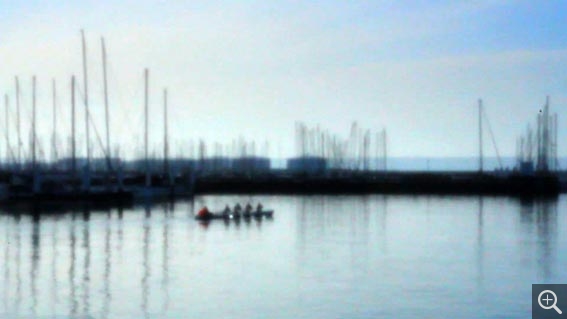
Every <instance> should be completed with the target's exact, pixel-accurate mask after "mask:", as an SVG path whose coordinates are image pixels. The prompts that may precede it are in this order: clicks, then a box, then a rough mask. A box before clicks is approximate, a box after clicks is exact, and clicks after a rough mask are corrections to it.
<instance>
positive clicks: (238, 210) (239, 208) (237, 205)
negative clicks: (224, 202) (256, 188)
mask: <svg viewBox="0 0 567 319" xmlns="http://www.w3.org/2000/svg"><path fill="white" fill-rule="evenodd" d="M241 211H242V206H240V203H236V206H234V213H236V214H239V213H240V212H241Z"/></svg>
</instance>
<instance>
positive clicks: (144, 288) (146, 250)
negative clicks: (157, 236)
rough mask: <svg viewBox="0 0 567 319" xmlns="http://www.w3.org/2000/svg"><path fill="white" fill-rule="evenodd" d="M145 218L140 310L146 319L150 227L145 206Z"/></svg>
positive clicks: (148, 207) (147, 209) (149, 214)
mask: <svg viewBox="0 0 567 319" xmlns="http://www.w3.org/2000/svg"><path fill="white" fill-rule="evenodd" d="M145 210H146V218H145V219H144V248H143V249H144V276H143V277H142V310H143V312H144V317H146V318H147V317H148V279H149V277H150V265H149V263H148V258H149V247H148V245H149V241H150V226H149V223H150V221H149V218H150V216H151V210H150V205H145Z"/></svg>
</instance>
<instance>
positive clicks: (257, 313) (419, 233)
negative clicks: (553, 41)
mask: <svg viewBox="0 0 567 319" xmlns="http://www.w3.org/2000/svg"><path fill="white" fill-rule="evenodd" d="M237 201H240V202H243V203H244V202H246V201H251V202H253V203H256V202H257V201H261V202H262V203H263V204H264V206H265V207H266V208H273V209H275V215H274V218H273V219H271V220H269V219H263V220H255V219H252V220H249V221H245V220H243V221H240V222H235V221H231V222H228V223H225V222H223V221H213V222H211V223H209V224H201V223H199V222H197V221H195V220H193V219H192V214H193V212H194V211H195V210H196V209H197V208H198V207H200V206H202V205H207V206H208V207H210V208H217V209H219V210H220V209H222V208H223V207H224V205H225V204H227V203H230V204H234V203H236V202H237ZM566 206H567V197H560V198H559V200H558V201H545V202H543V201H525V202H520V201H519V200H516V199H511V198H486V197H485V198H479V197H427V196H423V197H411V196H380V195H376V196H348V197H332V196H305V197H301V196H297V197H295V196H290V197H286V196H258V197H247V196H240V197H237V196H204V197H197V198H195V200H194V201H193V202H176V203H175V204H171V203H168V204H155V205H152V206H151V207H150V206H143V205H142V206H139V207H134V208H128V209H123V210H119V209H116V208H113V209H111V210H96V209H94V208H93V209H87V208H79V209H70V208H51V209H50V210H51V211H52V212H51V213H49V214H48V213H45V211H46V210H47V208H40V209H38V210H35V213H34V210H33V209H30V208H24V207H20V208H10V209H7V208H4V209H2V214H1V215H0V256H1V258H2V261H3V262H2V263H0V278H2V280H1V281H0V317H1V318H28V317H31V318H34V317H39V318H89V317H92V318H144V317H145V318H531V284H532V283H567V270H566V269H567V209H566V208H567V207H566Z"/></svg>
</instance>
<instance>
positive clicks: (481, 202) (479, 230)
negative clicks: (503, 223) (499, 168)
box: [476, 196, 484, 287]
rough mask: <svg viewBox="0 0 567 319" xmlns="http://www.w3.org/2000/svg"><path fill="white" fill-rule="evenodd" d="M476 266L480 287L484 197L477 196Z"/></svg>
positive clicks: (482, 276)
mask: <svg viewBox="0 0 567 319" xmlns="http://www.w3.org/2000/svg"><path fill="white" fill-rule="evenodd" d="M477 221H478V224H477V240H476V246H477V256H476V260H477V265H478V266H477V268H478V279H477V282H478V284H479V285H480V286H481V287H482V284H483V282H484V197H482V196H479V197H478V216H477Z"/></svg>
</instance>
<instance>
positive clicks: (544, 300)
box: [537, 290, 563, 314]
mask: <svg viewBox="0 0 567 319" xmlns="http://www.w3.org/2000/svg"><path fill="white" fill-rule="evenodd" d="M550 295H551V297H553V298H550ZM542 297H545V298H542ZM550 302H551V304H550ZM537 303H538V304H539V306H540V307H542V308H543V309H545V310H549V309H552V308H553V309H555V311H557V313H558V314H562V313H563V312H562V311H561V309H559V308H558V307H557V295H556V294H555V293H554V292H553V291H551V290H544V291H542V292H541V293H540V294H539V296H537ZM544 303H545V306H544V305H543V304H544Z"/></svg>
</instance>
